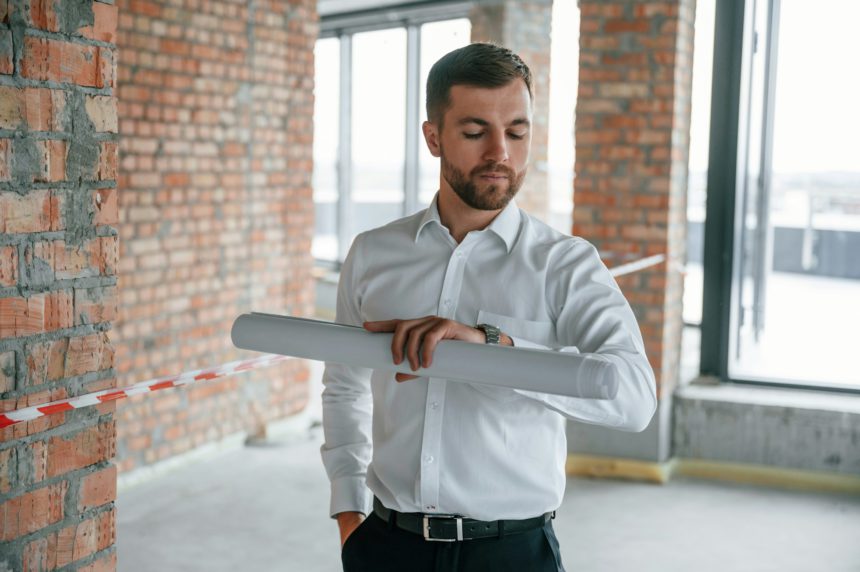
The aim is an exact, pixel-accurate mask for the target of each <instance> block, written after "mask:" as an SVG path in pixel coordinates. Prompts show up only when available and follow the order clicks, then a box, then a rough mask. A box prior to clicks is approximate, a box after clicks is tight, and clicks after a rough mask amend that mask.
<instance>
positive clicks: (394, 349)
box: [391, 316, 435, 370]
mask: <svg viewBox="0 0 860 572" xmlns="http://www.w3.org/2000/svg"><path fill="white" fill-rule="evenodd" d="M434 319H435V318H434V316H427V317H425V318H417V319H415V320H396V321H397V322H398V323H397V327H396V328H395V329H394V337H393V338H391V356H392V357H393V358H394V363H395V364H400V362H402V361H403V346H405V345H406V340H407V338H408V336H409V333H410V331H411V330H412V328H414V327H416V326H420V325H421V324H424V323H426V322H429V321H432V320H434ZM411 363H412V362H411V361H410V365H411ZM412 369H413V370H414V369H417V368H415V367H413V368H412Z"/></svg>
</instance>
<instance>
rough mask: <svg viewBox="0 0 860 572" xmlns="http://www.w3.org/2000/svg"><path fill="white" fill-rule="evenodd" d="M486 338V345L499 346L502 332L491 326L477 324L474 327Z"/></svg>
mask: <svg viewBox="0 0 860 572" xmlns="http://www.w3.org/2000/svg"><path fill="white" fill-rule="evenodd" d="M475 327H476V328H478V329H479V330H481V331H482V332H484V335H486V336H487V343H488V344H491V345H494V346H497V345H499V340H500V339H501V337H502V331H501V330H500V329H499V328H497V327H496V326H491V325H490V324H478V325H477V326H475Z"/></svg>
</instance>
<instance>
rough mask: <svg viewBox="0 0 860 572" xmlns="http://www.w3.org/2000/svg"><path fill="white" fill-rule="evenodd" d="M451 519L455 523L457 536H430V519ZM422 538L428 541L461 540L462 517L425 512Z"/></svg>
mask: <svg viewBox="0 0 860 572" xmlns="http://www.w3.org/2000/svg"><path fill="white" fill-rule="evenodd" d="M431 519H435V520H451V519H453V520H454V521H456V523H457V538H432V537H431V536H430V520H431ZM424 540H426V541H428V542H456V541H458V540H463V517H461V516H454V515H453V514H425V515H424Z"/></svg>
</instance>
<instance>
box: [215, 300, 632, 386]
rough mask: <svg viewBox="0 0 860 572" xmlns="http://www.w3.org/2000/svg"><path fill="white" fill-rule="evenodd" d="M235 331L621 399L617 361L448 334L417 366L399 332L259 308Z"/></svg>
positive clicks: (297, 351)
mask: <svg viewBox="0 0 860 572" xmlns="http://www.w3.org/2000/svg"><path fill="white" fill-rule="evenodd" d="M232 337H233V345H235V346H236V347H237V348H241V349H246V350H255V351H259V352H267V353H273V354H280V355H288V356H294V357H300V358H307V359H313V360H319V361H327V362H335V363H339V364H343V365H349V366H359V367H367V368H372V369H382V370H388V371H394V372H400V373H408V374H412V375H419V376H427V377H439V378H444V379H448V380H451V381H458V382H466V383H469V382H473V383H482V384H486V385H497V386H501V387H509V388H515V389H525V390H529V391H538V392H543V393H554V394H558V395H567V396H570V397H583V398H589V399H613V398H614V397H615V395H616V393H617V392H618V376H617V373H616V369H615V365H614V364H613V363H611V362H609V361H604V360H601V359H599V358H596V357H592V356H584V355H578V354H572V353H561V352H555V351H549V350H538V349H531V348H511V347H505V346H495V345H486V344H472V343H468V342H462V341H457V340H443V341H441V342H439V344H438V345H437V346H436V350H435V351H434V353H433V363H432V365H431V366H430V367H428V368H420V369H418V370H417V371H412V369H410V367H409V361H408V360H405V359H404V360H403V362H402V363H401V364H400V365H395V364H394V362H393V360H392V357H391V338H392V337H393V334H386V333H371V332H368V331H367V330H365V329H364V328H359V327H355V326H344V325H341V324H332V323H330V322H321V321H318V320H309V319H306V318H294V317H291V316H277V315H274V314H261V313H257V312H253V313H251V314H243V315H242V316H239V317H238V318H237V319H236V321H235V322H234V323H233V331H232Z"/></svg>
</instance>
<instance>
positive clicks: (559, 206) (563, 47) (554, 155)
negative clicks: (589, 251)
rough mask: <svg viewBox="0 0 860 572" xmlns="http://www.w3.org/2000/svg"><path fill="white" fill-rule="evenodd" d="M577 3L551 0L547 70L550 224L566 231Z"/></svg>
mask: <svg viewBox="0 0 860 572" xmlns="http://www.w3.org/2000/svg"><path fill="white" fill-rule="evenodd" d="M578 32H579V7H578V6H577V2H553V5H552V47H551V54H550V70H549V77H550V82H549V147H548V150H547V171H548V173H547V174H548V178H549V211H550V212H549V220H548V221H546V222H547V223H548V224H549V225H550V226H552V227H553V228H555V229H556V230H559V231H561V232H563V233H565V234H570V231H571V229H572V228H573V162H574V155H575V154H574V145H573V118H574V110H575V109H576V87H577V84H578V82H579V66H576V65H570V62H577V61H579V33H578Z"/></svg>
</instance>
